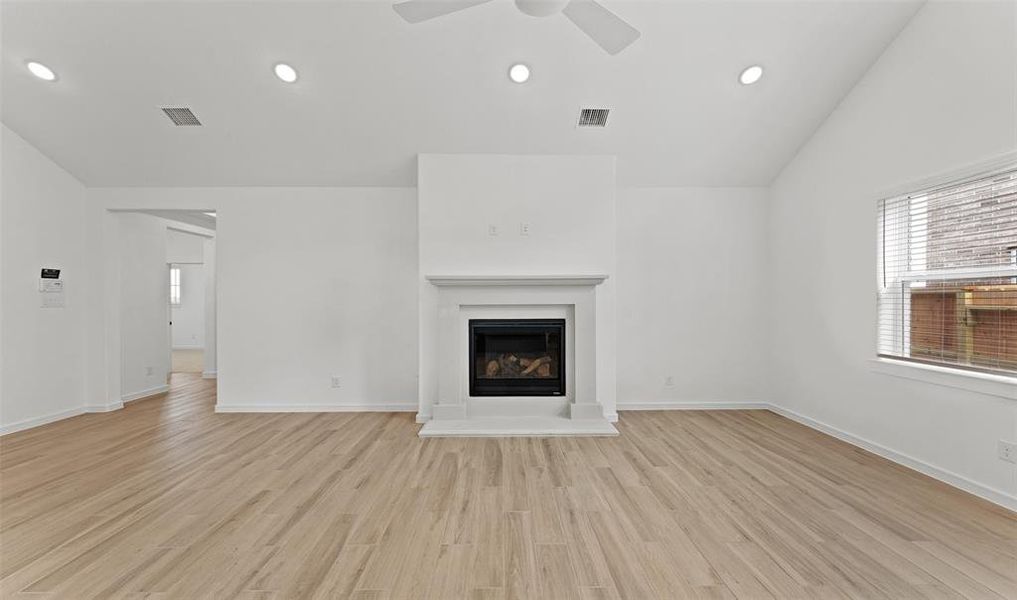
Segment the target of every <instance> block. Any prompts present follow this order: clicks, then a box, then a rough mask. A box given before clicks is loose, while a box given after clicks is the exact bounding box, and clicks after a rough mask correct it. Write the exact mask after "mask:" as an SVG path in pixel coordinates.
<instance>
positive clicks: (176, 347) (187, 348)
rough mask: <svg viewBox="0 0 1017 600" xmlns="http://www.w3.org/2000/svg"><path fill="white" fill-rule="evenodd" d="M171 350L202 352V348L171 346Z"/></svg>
mask: <svg viewBox="0 0 1017 600" xmlns="http://www.w3.org/2000/svg"><path fill="white" fill-rule="evenodd" d="M172 348H173V350H204V349H205V347H204V346H173V347H172Z"/></svg>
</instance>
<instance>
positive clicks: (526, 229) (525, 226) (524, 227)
mask: <svg viewBox="0 0 1017 600" xmlns="http://www.w3.org/2000/svg"><path fill="white" fill-rule="evenodd" d="M519 235H530V224H529V223H520V224H519Z"/></svg>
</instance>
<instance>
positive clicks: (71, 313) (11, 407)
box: [0, 125, 91, 433]
mask: <svg viewBox="0 0 1017 600" xmlns="http://www.w3.org/2000/svg"><path fill="white" fill-rule="evenodd" d="M0 144H2V150H0V154H2V165H0V172H2V173H3V177H2V180H3V181H2V188H0V215H2V216H0V227H2V230H0V245H2V250H0V257H2V258H0V260H2V265H0V267H2V268H0V294H2V300H0V307H2V310H0V320H2V330H3V336H2V342H0V343H2V346H0V433H7V432H9V431H16V430H18V429H24V428H26V427H32V426H35V425H40V424H42V423H45V422H49V421H53V420H56V419H61V418H65V417H68V416H72V415H74V414H78V413H80V412H83V411H84V407H85V404H86V402H85V348H84V336H85V333H84V332H85V308H84V305H85V299H86V296H87V288H88V286H89V282H90V277H89V272H90V270H91V265H90V264H89V263H88V260H87V258H86V255H85V232H84V228H83V227H82V226H81V223H82V221H83V220H84V216H85V187H84V186H83V185H82V184H81V183H80V182H78V180H77V179H75V178H74V177H72V176H71V175H70V174H69V173H67V172H66V171H64V170H63V169H61V168H60V167H59V166H57V165H56V164H55V163H54V162H53V161H51V160H50V159H48V158H46V157H45V156H43V155H42V154H41V153H40V152H39V151H38V150H36V149H35V148H34V147H33V146H32V145H30V144H29V143H28V142H26V141H25V140H24V139H22V138H21V137H20V136H19V135H18V134H16V133H14V132H13V131H11V130H10V129H8V128H7V126H5V125H3V126H0ZM43 267H56V268H59V269H61V270H62V273H61V279H62V280H63V281H64V282H65V289H66V292H65V295H66V305H65V307H64V308H41V307H40V305H39V291H38V290H39V287H38V286H39V270H40V269H41V268H43Z"/></svg>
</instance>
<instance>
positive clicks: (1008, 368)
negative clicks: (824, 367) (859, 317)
mask: <svg viewBox="0 0 1017 600" xmlns="http://www.w3.org/2000/svg"><path fill="white" fill-rule="evenodd" d="M878 236H879V246H878V254H879V264H878V268H879V294H878V329H879V331H878V346H879V348H878V352H879V355H880V356H883V357H891V358H898V359H906V360H913V361H919V362H927V363H934V364H939V365H946V366H952V367H958V368H964V369H974V370H979V371H988V372H992V373H997V374H1004V375H1017V168H1011V169H1009V170H1006V171H1002V172H995V173H993V174H991V175H982V176H980V177H977V178H973V179H968V180H965V181H961V182H957V183H953V184H950V185H946V186H941V187H937V188H935V189H929V190H924V191H919V192H916V193H913V194H909V195H906V196H901V197H897V198H888V199H885V200H881V201H880V202H879V230H878Z"/></svg>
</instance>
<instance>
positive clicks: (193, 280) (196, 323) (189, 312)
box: [170, 236, 205, 349]
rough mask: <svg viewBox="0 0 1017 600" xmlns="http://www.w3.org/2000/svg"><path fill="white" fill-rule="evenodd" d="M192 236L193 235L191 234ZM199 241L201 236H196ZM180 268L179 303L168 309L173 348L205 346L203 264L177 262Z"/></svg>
mask: <svg viewBox="0 0 1017 600" xmlns="http://www.w3.org/2000/svg"><path fill="white" fill-rule="evenodd" d="M192 237H193V236H192ZM196 239H197V240H198V242H199V243H201V242H202V241H203V240H202V238H196ZM171 263H172V261H171ZM177 266H178V267H179V268H180V305H179V306H174V307H172V308H171V309H170V314H171V317H172V321H173V326H172V327H171V328H170V329H171V332H172V336H173V339H172V344H173V348H175V349H197V348H204V347H205V266H204V265H203V264H197V265H196V264H177Z"/></svg>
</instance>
